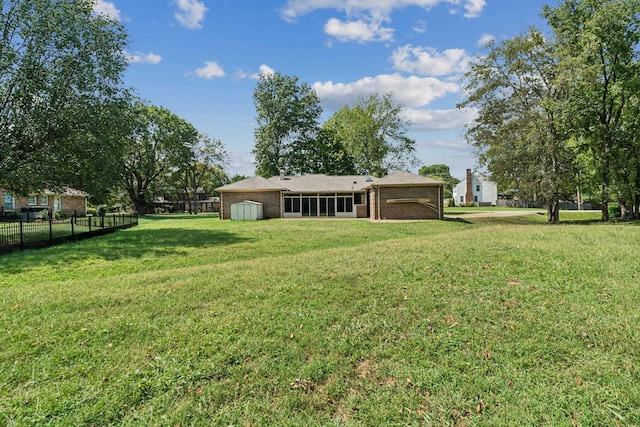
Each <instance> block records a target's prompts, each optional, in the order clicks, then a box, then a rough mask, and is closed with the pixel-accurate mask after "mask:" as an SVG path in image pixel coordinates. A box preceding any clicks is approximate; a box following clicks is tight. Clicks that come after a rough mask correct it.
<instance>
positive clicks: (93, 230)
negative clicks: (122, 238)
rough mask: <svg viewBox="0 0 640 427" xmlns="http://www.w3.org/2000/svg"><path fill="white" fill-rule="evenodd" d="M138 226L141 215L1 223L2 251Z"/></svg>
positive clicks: (0, 239) (0, 248)
mask: <svg viewBox="0 0 640 427" xmlns="http://www.w3.org/2000/svg"><path fill="white" fill-rule="evenodd" d="M136 225H138V215H135V214H131V215H127V214H114V215H105V216H87V217H71V218H67V219H59V220H58V219H50V220H43V221H15V222H4V223H0V253H8V252H12V251H15V250H21V251H22V250H25V249H29V248H39V247H45V246H52V245H56V244H58V243H62V242H68V241H74V240H80V239H86V238H89V237H94V236H99V235H102V234H106V233H112V232H114V231H116V230H118V229H123V228H130V227H133V226H136Z"/></svg>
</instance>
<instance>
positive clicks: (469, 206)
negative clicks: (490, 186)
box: [460, 202, 476, 208]
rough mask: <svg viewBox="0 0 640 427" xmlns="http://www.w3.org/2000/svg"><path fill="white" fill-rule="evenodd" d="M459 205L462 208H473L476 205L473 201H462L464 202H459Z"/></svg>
mask: <svg viewBox="0 0 640 427" xmlns="http://www.w3.org/2000/svg"><path fill="white" fill-rule="evenodd" d="M460 207H462V208H475V207H476V203H475V202H464V203H460Z"/></svg>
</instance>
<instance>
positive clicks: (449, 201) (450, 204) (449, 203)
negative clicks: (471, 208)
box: [447, 199, 456, 208]
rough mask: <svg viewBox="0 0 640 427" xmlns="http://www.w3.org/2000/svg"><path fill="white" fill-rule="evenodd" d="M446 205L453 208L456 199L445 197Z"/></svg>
mask: <svg viewBox="0 0 640 427" xmlns="http://www.w3.org/2000/svg"><path fill="white" fill-rule="evenodd" d="M447 207H448V208H455V207H456V201H455V200H454V199H447Z"/></svg>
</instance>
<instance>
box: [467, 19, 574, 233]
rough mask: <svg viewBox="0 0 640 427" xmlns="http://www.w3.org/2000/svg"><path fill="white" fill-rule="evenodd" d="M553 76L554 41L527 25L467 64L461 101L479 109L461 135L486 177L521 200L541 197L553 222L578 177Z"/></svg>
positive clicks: (561, 89) (555, 71) (561, 95)
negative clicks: (463, 99) (472, 151)
mask: <svg viewBox="0 0 640 427" xmlns="http://www.w3.org/2000/svg"><path fill="white" fill-rule="evenodd" d="M557 75H558V61H557V59H556V55H555V49H554V45H553V44H552V43H550V41H549V40H548V39H546V38H545V36H544V35H543V34H542V33H540V32H539V31H538V30H536V29H533V28H532V29H530V30H529V31H527V32H525V33H523V34H521V35H519V36H516V37H514V38H512V39H508V40H505V41H504V42H502V43H500V44H494V45H492V46H490V51H489V53H488V54H487V55H485V56H482V57H479V58H478V59H476V60H475V61H474V62H473V63H472V64H471V67H470V70H469V72H468V73H467V75H466V79H467V80H466V81H467V84H466V88H465V90H466V92H467V93H468V97H467V99H466V100H465V101H464V102H462V103H461V104H460V105H459V107H462V108H469V107H473V108H475V109H477V111H478V117H477V118H476V120H475V121H474V122H473V123H472V124H471V125H470V126H469V127H468V128H467V130H466V137H467V140H468V141H469V142H470V143H471V144H472V145H473V146H474V147H475V148H476V150H477V152H478V157H479V162H480V164H481V165H483V166H485V167H486V168H487V170H488V171H489V173H490V174H491V179H492V180H493V181H495V182H496V183H497V184H498V186H499V187H501V188H507V189H515V190H516V191H517V192H518V195H519V197H520V198H521V199H523V200H536V201H539V202H543V203H544V204H545V206H546V208H547V221H548V222H550V223H556V222H558V221H559V215H560V210H559V206H560V205H559V202H560V201H561V200H563V199H565V198H568V197H570V196H571V195H572V194H573V192H574V190H575V182H574V178H575V175H576V170H575V165H574V155H573V152H572V150H571V149H570V147H569V145H568V143H567V142H568V135H567V133H566V130H565V128H564V127H563V126H562V124H561V123H562V121H561V120H560V119H559V116H560V113H559V107H558V105H561V104H562V102H563V101H564V99H565V97H566V91H565V87H564V86H563V85H562V84H560V82H559V80H558V79H557Z"/></svg>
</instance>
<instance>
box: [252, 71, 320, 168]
mask: <svg viewBox="0 0 640 427" xmlns="http://www.w3.org/2000/svg"><path fill="white" fill-rule="evenodd" d="M253 100H254V103H255V107H256V113H257V117H256V119H257V122H258V127H257V128H256V130H255V141H256V143H255V146H254V149H253V154H254V156H255V162H256V173H257V174H258V175H260V176H264V177H269V176H274V175H277V174H278V172H279V170H280V168H285V169H287V168H289V163H290V161H291V156H292V152H293V149H294V147H295V146H296V145H297V146H300V145H301V144H302V145H304V144H305V143H306V140H307V139H309V138H312V137H313V136H314V135H315V133H316V131H317V129H318V127H319V121H318V120H319V118H320V114H321V113H322V107H321V106H320V101H319V100H318V96H317V94H316V92H315V90H314V89H313V88H312V87H310V86H309V85H308V84H307V83H304V82H299V80H298V78H297V77H294V76H286V75H283V74H280V73H274V74H261V75H260V78H259V80H258V84H257V86H256V88H255V90H254V92H253Z"/></svg>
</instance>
